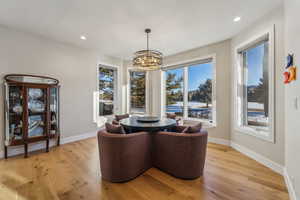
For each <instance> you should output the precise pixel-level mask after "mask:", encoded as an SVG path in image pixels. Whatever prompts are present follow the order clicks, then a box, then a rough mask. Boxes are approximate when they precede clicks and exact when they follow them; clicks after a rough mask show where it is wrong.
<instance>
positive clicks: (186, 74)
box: [183, 66, 189, 119]
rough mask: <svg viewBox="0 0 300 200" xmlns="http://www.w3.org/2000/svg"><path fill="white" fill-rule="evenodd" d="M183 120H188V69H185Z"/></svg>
mask: <svg viewBox="0 0 300 200" xmlns="http://www.w3.org/2000/svg"><path fill="white" fill-rule="evenodd" d="M183 69H184V70H183V118H184V119H187V118H188V87H189V86H188V78H189V73H188V67H187V66H185V67H184V68H183Z"/></svg>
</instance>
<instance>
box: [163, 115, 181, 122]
mask: <svg viewBox="0 0 300 200" xmlns="http://www.w3.org/2000/svg"><path fill="white" fill-rule="evenodd" d="M166 117H167V118H170V119H174V120H176V123H177V125H179V122H180V120H181V119H180V118H177V115H176V114H174V113H166Z"/></svg>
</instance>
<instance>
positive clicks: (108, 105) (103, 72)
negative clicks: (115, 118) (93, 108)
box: [98, 65, 117, 116]
mask: <svg viewBox="0 0 300 200" xmlns="http://www.w3.org/2000/svg"><path fill="white" fill-rule="evenodd" d="M98 79H99V116H106V115H112V114H114V110H115V106H114V105H115V103H114V102H115V100H116V95H117V92H116V89H117V70H116V69H114V68H112V67H108V66H103V65H99V77H98Z"/></svg>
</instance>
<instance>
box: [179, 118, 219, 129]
mask: <svg viewBox="0 0 300 200" xmlns="http://www.w3.org/2000/svg"><path fill="white" fill-rule="evenodd" d="M182 121H183V124H185V122H187V125H188V126H190V125H193V124H195V123H199V122H201V123H202V125H203V128H205V129H209V128H216V127H217V124H216V123H210V122H208V121H205V120H201V119H190V118H188V119H182Z"/></svg>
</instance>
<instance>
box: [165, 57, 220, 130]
mask: <svg viewBox="0 0 300 200" xmlns="http://www.w3.org/2000/svg"><path fill="white" fill-rule="evenodd" d="M207 59H211V60H212V61H211V63H212V67H213V69H212V71H213V76H212V122H209V121H208V120H204V119H198V118H190V117H188V67H189V66H190V65H189V64H190V63H193V62H198V61H199V63H200V62H201V61H203V60H207ZM216 66H217V59H216V54H210V55H206V56H203V57H197V58H194V59H191V60H184V61H180V62H177V63H172V64H168V65H165V66H163V67H162V72H161V80H162V88H161V90H162V92H161V102H162V104H161V110H162V112H161V117H165V116H166V76H165V73H166V71H167V70H171V69H179V68H181V69H183V76H184V77H183V81H184V83H183V95H184V96H183V120H187V121H199V122H202V123H203V124H204V125H205V126H207V127H216V126H217V111H216V110H217V97H216V94H217V88H216V85H217V76H216Z"/></svg>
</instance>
